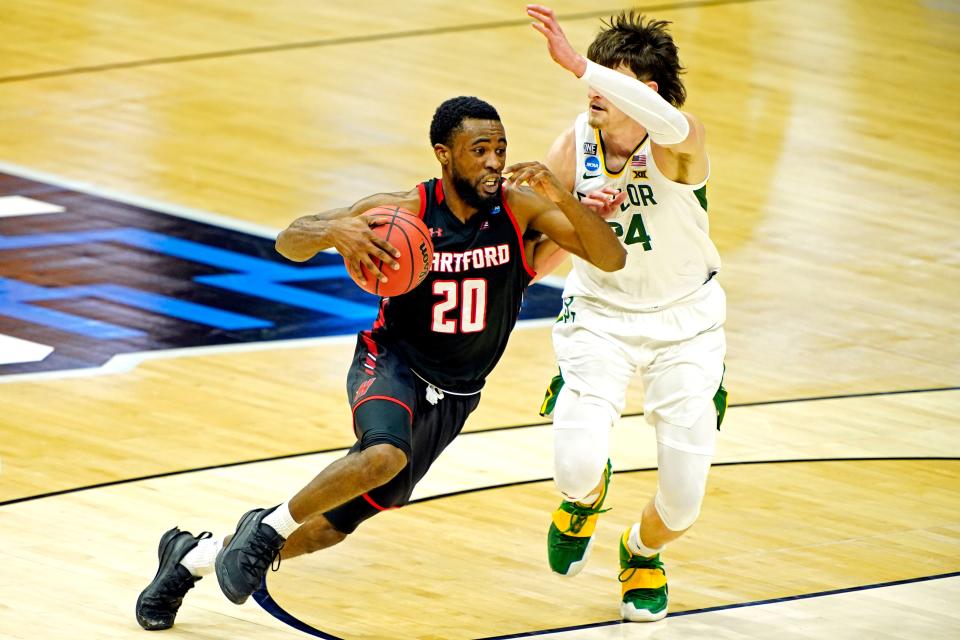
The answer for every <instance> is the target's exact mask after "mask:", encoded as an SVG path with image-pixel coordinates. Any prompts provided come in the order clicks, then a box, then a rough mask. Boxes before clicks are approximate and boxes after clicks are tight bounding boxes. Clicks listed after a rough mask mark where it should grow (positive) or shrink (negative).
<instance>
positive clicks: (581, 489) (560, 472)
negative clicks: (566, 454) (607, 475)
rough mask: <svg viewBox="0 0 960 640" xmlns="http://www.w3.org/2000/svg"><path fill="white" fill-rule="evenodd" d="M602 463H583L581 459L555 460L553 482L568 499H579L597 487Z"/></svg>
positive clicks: (601, 473) (601, 471) (601, 477)
mask: <svg viewBox="0 0 960 640" xmlns="http://www.w3.org/2000/svg"><path fill="white" fill-rule="evenodd" d="M603 466H604V465H603V464H601V465H599V466H597V465H594V464H584V461H583V460H556V461H555V468H554V482H555V483H556V485H557V489H559V490H560V493H562V494H563V495H564V496H566V497H567V498H568V499H569V500H574V501H576V500H580V499H582V498H584V497H586V496H588V495H590V494H591V493H593V492H594V489H596V488H597V485H598V484H599V483H600V481H601V480H602V479H603Z"/></svg>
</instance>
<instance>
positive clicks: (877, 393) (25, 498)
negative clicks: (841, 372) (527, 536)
mask: <svg viewBox="0 0 960 640" xmlns="http://www.w3.org/2000/svg"><path fill="white" fill-rule="evenodd" d="M938 391H960V387H934V388H927V389H901V390H896V391H867V392H864V393H846V394H840V395H832V396H811V397H804V398H792V399H782V400H760V401H757V402H744V403H742V404H731V405H730V406H729V407H728V408H729V409H736V408H739V407H758V406H765V405H776V404H790V403H796V402H817V401H820V400H843V399H850V398H871V397H875V396H895V395H906V394H913V393H934V392H938ZM642 415H643V412H642V411H640V412H637V413H625V414H623V416H622V417H624V418H630V417H636V416H642ZM549 424H550V422H549V421H543V422H531V423H527V424H517V425H508V426H505V427H491V428H489V429H477V430H476V431H465V432H463V433H462V434H461V436H468V435H471V434H475V433H491V432H494V431H508V430H513V429H528V428H531V427H544V426H547V425H549ZM349 448H350V447H334V448H332V449H317V450H314V451H301V452H298V453H286V454H283V455H279V456H269V457H266V458H255V459H252V460H240V461H238V462H225V463H223V464H213V465H208V466H204V467H193V468H190V469H179V470H177V471H165V472H162V473H154V474H151V475H146V476H137V477H135V478H124V479H122V480H110V481H107V482H99V483H97V484H89V485H84V486H81V487H72V488H70V489H60V490H59V491H49V492H47V493H38V494H35V495H32V496H23V497H21V498H13V499H10V500H4V501H0V507H4V506H7V505H11V504H17V503H20V502H29V501H31V500H40V499H41V498H52V497H54V496H62V495H66V494H69V493H77V492H79V491H88V490H90V489H102V488H104V487H112V486H116V485H121V484H129V483H132V482H141V481H143V480H155V479H157V478H166V477H170V476H179V475H184V474H187V473H199V472H201V471H212V470H214V469H228V468H230V467H239V466H241V465H245V464H257V463H259V462H273V461H275V460H286V459H289V458H302V457H305V456H312V455H317V454H321V453H334V452H337V451H346V450H347V449H349ZM851 459H852V460H868V459H869V458H851ZM922 459H939V458H922ZM943 459H945V460H952V458H943ZM721 464H749V463H717V464H715V465H714V466H720V465H721ZM531 482H540V480H533V481H531Z"/></svg>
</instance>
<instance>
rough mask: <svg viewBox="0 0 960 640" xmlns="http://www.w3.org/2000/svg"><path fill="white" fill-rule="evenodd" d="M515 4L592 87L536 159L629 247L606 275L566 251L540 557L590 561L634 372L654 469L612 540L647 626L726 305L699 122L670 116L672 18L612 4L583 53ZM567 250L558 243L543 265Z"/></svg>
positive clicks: (564, 562)
mask: <svg viewBox="0 0 960 640" xmlns="http://www.w3.org/2000/svg"><path fill="white" fill-rule="evenodd" d="M527 14H528V15H529V16H530V17H532V18H534V19H535V22H534V23H533V27H534V28H535V29H536V30H537V31H539V32H540V33H541V34H543V35H544V36H545V37H546V39H547V46H548V49H549V52H550V56H551V57H552V58H553V60H554V61H555V62H557V63H558V64H559V65H560V66H562V67H563V68H565V69H567V70H568V71H570V72H572V73H573V74H574V75H575V76H577V77H578V78H579V79H580V80H581V81H582V82H583V83H584V85H585V86H586V87H587V95H588V97H589V103H588V108H587V111H586V112H585V113H582V114H580V116H579V117H577V119H576V121H575V122H574V125H573V127H572V128H570V129H569V130H567V131H565V132H564V133H563V134H561V135H560V136H559V137H558V138H557V140H556V142H554V144H553V146H552V147H551V149H550V151H549V153H548V156H547V160H546V164H547V166H548V167H549V168H550V169H551V171H553V173H554V174H555V175H557V176H558V177H559V178H560V179H561V180H562V181H564V183H565V186H567V187H568V188H570V189H571V191H573V192H574V193H576V194H577V195H578V196H579V197H580V199H581V201H583V202H584V203H585V204H588V205H591V206H592V207H594V208H595V209H597V210H598V211H600V212H601V213H602V214H604V215H605V216H606V217H607V221H608V223H609V224H610V226H611V227H612V228H613V229H614V231H615V232H616V233H617V235H618V236H620V240H621V242H623V243H624V245H625V246H626V249H627V263H626V266H625V267H624V269H622V270H621V271H618V272H616V273H604V272H602V271H600V270H599V269H596V268H594V267H592V266H591V265H589V264H588V263H586V262H584V261H583V260H580V259H578V258H577V257H576V256H573V268H572V271H571V272H570V275H569V276H568V278H567V281H566V286H565V288H564V293H563V296H564V300H563V304H564V306H563V312H562V314H561V317H560V318H559V319H558V321H557V324H556V325H555V328H554V332H553V340H554V348H555V350H556V354H557V360H558V363H559V368H560V375H559V376H557V378H555V379H554V381H553V383H552V384H551V386H550V389H549V390H548V392H547V397H546V399H545V401H544V407H543V413H544V414H547V413H550V412H551V410H552V413H553V420H554V428H553V432H554V474H555V481H556V484H557V487H558V488H559V489H560V491H561V492H562V493H563V496H564V500H563V502H562V503H561V505H560V507H559V508H558V509H557V510H556V511H555V512H554V513H553V518H552V520H553V521H552V523H551V524H550V529H549V533H548V538H547V545H548V555H549V560H550V566H551V568H552V569H553V571H554V572H556V573H558V574H561V575H566V576H572V575H575V574H576V573H578V572H579V571H580V569H581V568H582V567H583V566H584V564H585V563H586V560H587V556H588V554H589V552H590V547H591V545H592V543H593V532H594V529H595V527H596V523H597V520H598V518H599V514H600V513H601V512H602V511H603V509H602V507H603V502H604V498H605V497H606V493H607V487H608V485H609V482H610V474H611V473H612V471H611V466H610V461H609V460H608V442H609V431H610V428H611V427H612V426H613V424H614V423H615V422H616V421H617V420H618V418H619V416H620V413H621V412H622V411H623V408H624V405H625V403H626V397H625V396H626V390H627V385H628V383H629V382H630V379H631V378H632V377H633V375H634V374H636V373H639V374H640V375H642V379H643V385H644V395H645V399H644V414H645V416H646V419H647V421H648V422H649V423H650V424H651V425H653V427H654V428H655V430H656V440H657V460H658V469H659V475H658V487H657V491H656V494H655V495H654V496H653V497H652V498H651V499H650V501H649V502H648V503H647V504H646V506H645V507H644V508H643V512H642V515H641V518H640V521H639V522H638V523H636V524H634V525H633V526H632V527H630V528H628V529H627V530H626V531H624V532H623V534H622V536H621V539H620V574H619V580H620V583H621V604H620V613H621V616H622V617H623V619H625V620H632V621H638V622H641V621H652V620H659V619H661V618H663V617H664V616H666V614H667V580H666V574H665V571H664V569H663V563H662V562H661V561H660V552H661V551H662V550H663V548H664V546H665V545H666V544H667V543H669V542H671V541H672V540H675V539H676V538H678V537H680V536H681V535H683V533H684V532H685V531H686V530H687V529H688V528H689V527H690V526H691V525H692V524H693V523H694V521H695V520H696V519H697V516H698V515H699V512H700V505H701V503H702V500H703V495H704V492H705V488H706V481H707V473H708V471H709V468H710V461H711V458H712V456H713V453H714V448H715V441H716V435H717V430H718V428H719V422H720V420H721V419H722V417H723V412H724V410H725V408H726V392H725V390H724V389H723V387H722V385H721V383H722V379H723V358H724V354H725V351H726V341H725V338H724V333H723V323H724V319H725V306H726V301H725V297H724V292H723V289H721V288H720V284H719V283H718V282H717V280H716V279H715V278H714V276H715V275H716V274H717V272H718V271H719V269H720V257H719V255H718V254H717V250H716V248H715V247H714V245H713V243H712V242H711V241H710V237H709V235H708V223H707V212H706V208H707V200H706V186H705V185H706V181H707V177H708V176H709V173H710V163H709V161H708V159H707V153H706V148H705V145H704V142H705V135H704V128H703V125H702V124H701V123H700V122H699V121H698V120H697V119H696V118H695V117H694V116H692V115H690V114H688V113H684V112H682V111H680V110H679V107H680V106H681V105H682V104H683V101H684V98H685V90H684V87H683V83H682V82H681V80H680V73H681V72H682V70H683V68H682V67H681V66H680V62H679V59H678V57H677V48H676V46H675V45H674V42H673V39H672V37H671V36H670V34H669V33H668V32H667V29H666V27H667V24H668V23H666V22H662V21H655V20H648V19H645V18H644V17H643V16H641V15H639V14H635V13H633V12H629V13H623V12H622V13H620V14H619V15H617V16H614V17H612V18H611V19H610V21H609V23H608V24H605V28H604V29H603V30H602V31H601V32H600V33H599V35H597V37H596V38H595V39H594V41H593V43H592V44H591V45H590V47H589V49H588V51H587V57H586V58H584V57H583V56H581V55H580V54H578V53H577V52H576V51H575V50H574V49H573V47H572V46H571V45H570V43H569V41H568V40H567V38H566V36H565V35H564V33H563V31H562V29H561V28H560V25H559V24H558V23H557V20H556V18H555V16H554V13H553V11H552V10H550V9H548V8H546V7H543V6H540V5H528V6H527ZM563 257H565V255H564V253H563V252H557V254H556V258H559V259H556V258H555V259H554V260H553V262H554V265H553V266H556V264H557V263H559V262H560V259H562V258H563Z"/></svg>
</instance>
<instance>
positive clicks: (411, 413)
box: [353, 396, 413, 431]
mask: <svg viewBox="0 0 960 640" xmlns="http://www.w3.org/2000/svg"><path fill="white" fill-rule="evenodd" d="M371 400H386V401H387V402H396V403H397V404H398V405H400V406H401V407H403V408H404V409H406V410H407V413H409V414H410V421H411V422H413V411H411V410H410V407H408V406H407V405H406V404H405V403H403V402H401V401H400V400H397V399H396V398H391V397H390V396H368V397H366V398H364V399H363V400H361V401H360V402H358V403H357V404H355V405H353V412H354V413H356V411H357V408H359V407H360V405H362V404H363V403H364V402H370V401H371ZM354 431H356V427H354Z"/></svg>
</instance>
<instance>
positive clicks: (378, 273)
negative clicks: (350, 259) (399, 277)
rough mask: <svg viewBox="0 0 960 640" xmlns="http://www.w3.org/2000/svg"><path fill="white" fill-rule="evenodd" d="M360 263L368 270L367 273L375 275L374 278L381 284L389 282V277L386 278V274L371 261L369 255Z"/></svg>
mask: <svg viewBox="0 0 960 640" xmlns="http://www.w3.org/2000/svg"><path fill="white" fill-rule="evenodd" d="M360 262H361V263H362V264H363V266H364V267H365V268H366V270H367V272H368V273H370V274H371V275H373V277H374V278H376V279H377V280H379V281H380V282H386V281H387V276H385V275H384V273H383V272H382V271H380V269H379V267H377V265H376V264H374V262H373V260H371V259H370V256H369V255H366V256H364V257H363V258H361V259H360Z"/></svg>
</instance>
